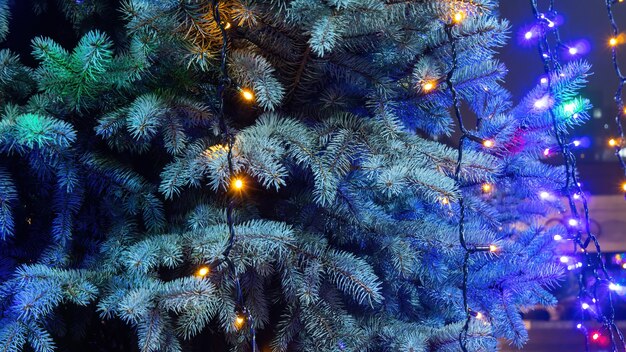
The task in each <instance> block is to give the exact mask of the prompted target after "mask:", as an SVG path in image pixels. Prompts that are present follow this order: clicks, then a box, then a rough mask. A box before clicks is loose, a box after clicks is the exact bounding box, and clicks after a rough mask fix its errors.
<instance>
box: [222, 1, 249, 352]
mask: <svg viewBox="0 0 626 352" xmlns="http://www.w3.org/2000/svg"><path fill="white" fill-rule="evenodd" d="M213 20H214V21H215V23H216V24H217V26H218V27H219V29H220V32H221V34H222V49H221V61H220V78H219V82H218V88H217V93H218V96H219V99H220V105H219V126H220V132H221V134H222V138H224V139H225V142H226V145H227V146H228V151H227V160H228V179H229V182H230V181H232V180H234V179H235V171H234V167H233V144H234V138H233V136H232V135H231V133H230V130H229V128H228V124H227V123H226V116H225V112H224V93H225V91H226V89H227V88H229V87H230V86H232V80H231V79H230V77H229V75H228V69H227V67H226V64H227V61H228V35H227V33H226V28H225V24H224V23H222V20H221V16H220V12H219V0H213ZM231 193H232V192H231ZM227 198H228V199H227V206H226V223H227V226H228V242H227V244H226V248H225V249H224V252H223V253H222V257H223V258H224V261H225V262H226V264H227V265H228V270H229V271H230V272H231V274H232V275H234V276H235V277H234V283H235V291H236V295H237V296H236V305H237V306H236V318H235V322H234V326H235V327H236V328H237V329H240V328H242V327H243V326H244V325H246V324H247V325H248V327H249V328H250V336H251V339H252V352H257V351H258V347H257V344H256V332H255V329H254V319H253V316H252V314H251V313H250V311H249V310H248V309H247V308H246V306H245V302H244V297H243V292H242V289H241V282H240V280H239V275H237V273H236V269H235V265H234V264H233V262H232V260H231V259H230V252H231V250H232V248H233V246H234V244H235V224H234V220H233V211H234V206H235V199H234V197H233V196H232V195H227Z"/></svg>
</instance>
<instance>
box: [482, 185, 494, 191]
mask: <svg viewBox="0 0 626 352" xmlns="http://www.w3.org/2000/svg"><path fill="white" fill-rule="evenodd" d="M482 188H483V192H485V193H489V192H491V189H492V187H491V184H489V183H483V187H482Z"/></svg>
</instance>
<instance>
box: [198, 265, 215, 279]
mask: <svg viewBox="0 0 626 352" xmlns="http://www.w3.org/2000/svg"><path fill="white" fill-rule="evenodd" d="M210 271H211V269H209V267H208V266H206V265H203V266H201V267H199V268H198V270H196V277H199V278H203V277H205V276H207V275H208V274H209V272H210Z"/></svg>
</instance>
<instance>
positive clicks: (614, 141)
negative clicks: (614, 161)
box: [609, 138, 617, 147]
mask: <svg viewBox="0 0 626 352" xmlns="http://www.w3.org/2000/svg"><path fill="white" fill-rule="evenodd" d="M616 145H617V141H616V140H615V138H611V139H609V146H610V147H615V146H616Z"/></svg>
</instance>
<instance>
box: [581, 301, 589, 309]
mask: <svg viewBox="0 0 626 352" xmlns="http://www.w3.org/2000/svg"><path fill="white" fill-rule="evenodd" d="M581 307H582V309H585V310H587V309H589V303H587V302H585V303H583V304H582V305H581Z"/></svg>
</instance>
